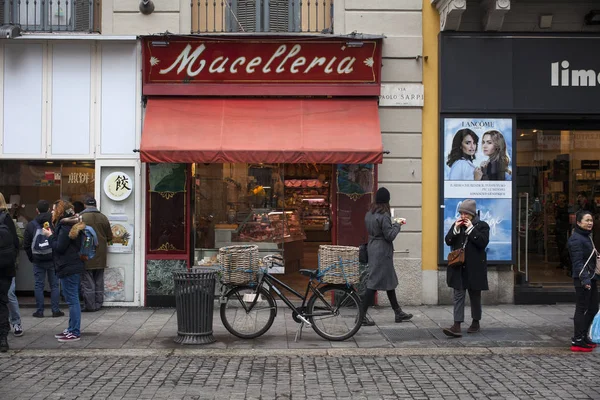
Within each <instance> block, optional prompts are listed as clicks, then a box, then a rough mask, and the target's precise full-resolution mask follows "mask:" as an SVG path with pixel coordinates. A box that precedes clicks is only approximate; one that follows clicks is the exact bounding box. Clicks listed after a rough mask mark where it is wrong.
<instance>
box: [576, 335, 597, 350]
mask: <svg viewBox="0 0 600 400" xmlns="http://www.w3.org/2000/svg"><path fill="white" fill-rule="evenodd" d="M592 350H594V348H593V347H592V346H590V345H588V344H587V343H586V342H585V340H584V339H583V338H580V337H579V338H573V339H572V340H571V351H575V352H581V353H590V352H591V351H592Z"/></svg>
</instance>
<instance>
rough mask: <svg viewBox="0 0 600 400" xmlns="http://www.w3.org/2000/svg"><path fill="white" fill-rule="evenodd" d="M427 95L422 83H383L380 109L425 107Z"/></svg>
mask: <svg viewBox="0 0 600 400" xmlns="http://www.w3.org/2000/svg"><path fill="white" fill-rule="evenodd" d="M424 99H425V95H424V92H423V84H421V83H383V84H381V94H380V95H379V106H380V107H423V101H424Z"/></svg>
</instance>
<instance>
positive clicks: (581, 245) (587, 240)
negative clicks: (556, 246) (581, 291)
mask: <svg viewBox="0 0 600 400" xmlns="http://www.w3.org/2000/svg"><path fill="white" fill-rule="evenodd" d="M591 233H592V231H586V230H585V229H581V228H580V227H579V226H576V227H575V229H574V230H573V234H572V235H571V237H570V238H569V242H568V243H569V244H568V246H569V255H570V256H571V265H572V270H571V272H572V277H573V279H575V285H591V283H592V280H596V276H595V275H594V272H593V270H594V268H595V267H596V257H594V256H592V257H590V255H591V254H592V252H593V251H594V245H593V244H592V236H591ZM586 263H587V264H586ZM584 266H585V267H586V268H584Z"/></svg>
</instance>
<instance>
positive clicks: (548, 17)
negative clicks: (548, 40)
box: [539, 14, 554, 29]
mask: <svg viewBox="0 0 600 400" xmlns="http://www.w3.org/2000/svg"><path fill="white" fill-rule="evenodd" d="M553 17H554V16H553V15H552V14H544V15H540V23H539V27H540V29H549V28H552V18H553Z"/></svg>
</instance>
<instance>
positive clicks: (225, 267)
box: [219, 245, 260, 285]
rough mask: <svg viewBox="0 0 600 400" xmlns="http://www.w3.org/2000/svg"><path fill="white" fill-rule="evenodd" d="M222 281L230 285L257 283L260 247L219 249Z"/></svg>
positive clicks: (246, 246) (248, 246) (244, 246)
mask: <svg viewBox="0 0 600 400" xmlns="http://www.w3.org/2000/svg"><path fill="white" fill-rule="evenodd" d="M219 261H220V263H221V266H222V270H221V281H222V282H223V283H225V284H230V285H247V284H249V283H253V282H256V281H257V278H256V275H257V273H258V269H259V263H260V257H259V254H258V246H256V245H238V246H227V247H221V248H220V249H219Z"/></svg>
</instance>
